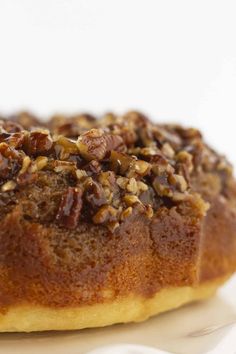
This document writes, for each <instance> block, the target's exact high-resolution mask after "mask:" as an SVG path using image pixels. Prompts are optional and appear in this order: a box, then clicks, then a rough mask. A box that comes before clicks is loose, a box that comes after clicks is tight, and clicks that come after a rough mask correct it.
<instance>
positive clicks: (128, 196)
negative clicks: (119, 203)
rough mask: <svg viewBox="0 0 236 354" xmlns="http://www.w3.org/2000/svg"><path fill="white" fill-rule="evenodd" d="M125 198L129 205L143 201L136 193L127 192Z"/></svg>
mask: <svg viewBox="0 0 236 354" xmlns="http://www.w3.org/2000/svg"><path fill="white" fill-rule="evenodd" d="M123 200H124V202H125V203H126V204H127V205H128V206H132V205H133V204H135V203H141V201H140V200H139V198H138V197H137V196H136V195H131V194H125V195H124V197H123Z"/></svg>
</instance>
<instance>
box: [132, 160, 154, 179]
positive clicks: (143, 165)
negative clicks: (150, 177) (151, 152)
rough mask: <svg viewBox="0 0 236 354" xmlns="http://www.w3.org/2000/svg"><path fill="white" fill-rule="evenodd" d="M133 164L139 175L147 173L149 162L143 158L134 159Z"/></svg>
mask: <svg viewBox="0 0 236 354" xmlns="http://www.w3.org/2000/svg"><path fill="white" fill-rule="evenodd" d="M134 166H135V171H136V172H137V174H139V175H141V176H145V175H147V174H148V173H149V171H150V169H151V165H150V163H148V162H146V161H143V160H137V161H135V164H134Z"/></svg>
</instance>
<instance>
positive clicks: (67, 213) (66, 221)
mask: <svg viewBox="0 0 236 354" xmlns="http://www.w3.org/2000/svg"><path fill="white" fill-rule="evenodd" d="M82 204H83V203H82V190H81V189H79V188H74V187H69V188H68V189H67V190H66V192H65V193H64V194H63V196H62V199H61V203H60V206H59V209H58V212H57V215H56V221H57V223H58V224H59V225H61V226H63V227H67V228H68V229H75V228H76V226H77V224H78V221H79V218H80V212H81V208H82Z"/></svg>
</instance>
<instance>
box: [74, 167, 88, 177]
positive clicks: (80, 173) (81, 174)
mask: <svg viewBox="0 0 236 354" xmlns="http://www.w3.org/2000/svg"><path fill="white" fill-rule="evenodd" d="M75 173H76V176H77V178H78V179H81V178H83V177H87V176H88V175H87V173H86V171H84V170H79V169H78V170H76V172H75Z"/></svg>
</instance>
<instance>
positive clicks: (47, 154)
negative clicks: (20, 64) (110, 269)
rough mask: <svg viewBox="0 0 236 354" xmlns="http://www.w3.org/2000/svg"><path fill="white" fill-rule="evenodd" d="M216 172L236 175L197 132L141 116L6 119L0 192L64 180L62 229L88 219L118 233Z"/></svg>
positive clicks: (0, 139)
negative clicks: (136, 216) (49, 178)
mask: <svg viewBox="0 0 236 354" xmlns="http://www.w3.org/2000/svg"><path fill="white" fill-rule="evenodd" d="M212 170H217V171H224V172H226V173H231V168H230V166H229V165H228V163H227V162H226V161H225V160H224V159H223V158H221V157H219V156H218V155H216V154H215V153H214V152H213V151H212V150H210V149H209V148H208V147H207V146H206V145H205V144H204V143H203V141H202V137H201V134H200V133H199V131H198V130H196V129H184V128H182V127H180V126H177V125H158V124H153V123H151V122H150V121H149V120H148V119H147V118H146V117H145V116H144V115H142V114H140V113H137V112H130V113H128V114H126V115H124V116H115V115H113V114H107V115H105V116H104V117H102V118H101V119H99V120H97V119H95V118H93V117H91V116H90V115H78V116H74V117H64V116H55V117H53V118H52V119H51V120H50V121H48V122H47V123H42V122H40V121H38V120H37V119H36V118H35V117H33V116H31V115H29V114H26V113H22V114H19V115H18V116H14V117H12V118H11V119H2V120H1V121H0V189H1V192H0V194H6V193H14V194H15V195H16V196H17V193H19V191H20V189H21V188H27V186H28V185H30V184H37V183H38V181H39V177H40V176H41V175H42V174H48V175H50V174H56V175H57V176H60V177H62V178H64V179H65V180H66V183H67V187H66V188H63V189H62V190H61V197H60V202H59V204H58V207H57V212H56V214H55V222H56V223H57V224H58V225H59V226H60V227H66V228H70V229H74V228H76V227H77V225H78V223H79V222H80V220H82V221H84V220H85V221H87V222H91V221H92V222H93V223H94V224H101V225H104V226H106V227H108V228H109V230H111V231H112V232H113V231H114V230H115V229H116V228H117V227H119V225H120V224H121V223H122V222H124V221H125V219H127V218H128V217H129V216H131V215H132V214H133V213H134V212H139V213H142V214H144V215H145V216H146V217H147V218H152V217H153V215H154V214H155V212H156V211H157V210H158V208H160V207H162V206H166V207H172V206H175V205H177V204H178V203H181V202H183V201H186V200H190V199H191V198H192V199H193V198H194V193H193V192H192V191H191V176H192V175H194V174H197V173H199V172H201V171H212Z"/></svg>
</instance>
